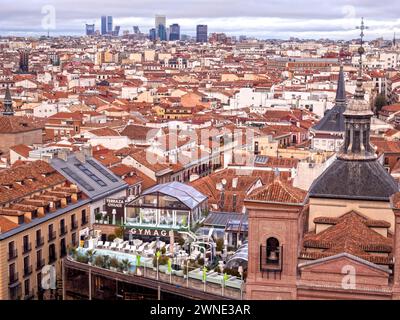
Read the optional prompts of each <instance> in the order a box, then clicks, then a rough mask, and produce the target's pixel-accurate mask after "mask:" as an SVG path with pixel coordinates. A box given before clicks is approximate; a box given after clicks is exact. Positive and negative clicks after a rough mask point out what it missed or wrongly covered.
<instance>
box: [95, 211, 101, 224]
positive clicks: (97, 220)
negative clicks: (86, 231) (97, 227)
mask: <svg viewBox="0 0 400 320" xmlns="http://www.w3.org/2000/svg"><path fill="white" fill-rule="evenodd" d="M101 217H102V215H101V213H96V214H95V215H94V218H95V220H96V223H100V220H101Z"/></svg>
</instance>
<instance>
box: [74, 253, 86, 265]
mask: <svg viewBox="0 0 400 320" xmlns="http://www.w3.org/2000/svg"><path fill="white" fill-rule="evenodd" d="M76 261H77V262H80V263H88V262H89V260H88V257H87V256H86V255H83V254H78V255H77V257H76Z"/></svg>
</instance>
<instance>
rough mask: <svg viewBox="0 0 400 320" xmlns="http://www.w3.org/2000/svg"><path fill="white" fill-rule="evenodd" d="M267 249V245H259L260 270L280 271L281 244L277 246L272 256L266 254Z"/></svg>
mask: <svg viewBox="0 0 400 320" xmlns="http://www.w3.org/2000/svg"><path fill="white" fill-rule="evenodd" d="M268 250H269V249H268V247H266V246H260V271H273V272H281V271H282V255H283V248H282V246H279V247H277V250H276V251H275V254H274V257H273V258H272V257H271V255H270V256H267V251H268Z"/></svg>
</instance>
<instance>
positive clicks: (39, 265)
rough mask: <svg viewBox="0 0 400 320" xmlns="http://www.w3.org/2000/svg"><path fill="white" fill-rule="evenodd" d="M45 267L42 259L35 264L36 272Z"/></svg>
mask: <svg viewBox="0 0 400 320" xmlns="http://www.w3.org/2000/svg"><path fill="white" fill-rule="evenodd" d="M44 265H45V261H44V259H40V260H38V261H37V262H36V271H39V270H41V269H42V268H43V267H44Z"/></svg>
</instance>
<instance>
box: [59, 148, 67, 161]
mask: <svg viewBox="0 0 400 320" xmlns="http://www.w3.org/2000/svg"><path fill="white" fill-rule="evenodd" d="M57 157H58V158H59V159H61V160H63V161H65V162H66V161H67V160H68V150H66V149H61V150H59V151H58V152H57Z"/></svg>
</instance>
